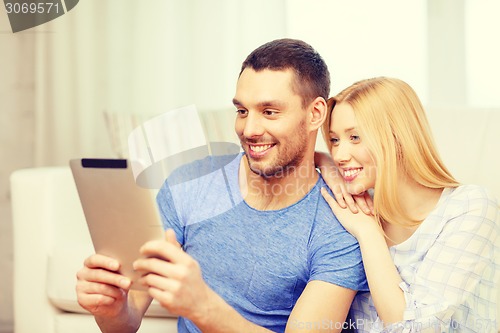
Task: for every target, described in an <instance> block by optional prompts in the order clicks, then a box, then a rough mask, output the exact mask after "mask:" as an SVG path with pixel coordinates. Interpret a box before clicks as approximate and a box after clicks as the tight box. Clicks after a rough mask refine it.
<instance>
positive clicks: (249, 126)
mask: <svg viewBox="0 0 500 333" xmlns="http://www.w3.org/2000/svg"><path fill="white" fill-rule="evenodd" d="M263 134H264V126H263V123H262V117H259V114H258V113H257V112H251V111H250V112H248V115H247V117H246V118H245V124H244V127H243V136H245V137H247V138H252V137H258V136H261V135H263Z"/></svg>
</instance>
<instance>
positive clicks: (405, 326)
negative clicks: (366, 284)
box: [350, 185, 500, 333]
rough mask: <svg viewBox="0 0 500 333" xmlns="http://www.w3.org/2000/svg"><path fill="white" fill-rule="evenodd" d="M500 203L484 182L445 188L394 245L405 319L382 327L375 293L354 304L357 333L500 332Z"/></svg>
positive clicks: (353, 314) (352, 315) (368, 294)
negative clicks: (498, 316)
mask: <svg viewBox="0 0 500 333" xmlns="http://www.w3.org/2000/svg"><path fill="white" fill-rule="evenodd" d="M499 243H500V209H499V205H498V203H497V201H496V199H495V198H494V197H493V196H492V195H491V194H490V193H489V192H488V191H487V190H486V189H484V188H482V187H480V186H476V185H464V186H460V187H458V188H456V189H445V190H444V191H443V193H442V195H441V198H440V199H439V202H438V204H437V206H436V208H435V209H434V210H433V211H432V212H431V214H429V216H428V217H427V218H426V219H425V220H424V221H423V222H422V224H421V225H420V226H419V227H418V229H417V230H416V231H415V233H414V234H413V235H412V236H411V237H410V238H408V239H407V240H406V241H404V242H403V243H401V244H398V245H395V246H392V247H391V248H390V252H391V256H392V258H393V260H394V264H395V265H396V267H397V269H398V271H399V274H400V275H401V278H402V280H403V282H402V283H401V284H400V287H401V289H402V290H403V291H404V293H405V298H406V310H405V312H404V315H403V317H404V321H402V322H399V323H395V324H393V325H391V326H389V327H386V328H385V329H384V327H383V325H382V322H381V320H380V319H379V318H378V316H377V312H376V310H375V306H374V304H373V300H372V298H371V296H370V293H368V292H364V293H358V295H356V297H355V299H354V302H353V304H352V307H351V313H350V316H351V321H352V326H354V327H356V329H357V332H363V333H365V332H370V333H375V332H377V333H378V332H401V333H403V332H404V333H409V332H437V333H441V332H446V333H448V332H481V333H489V332H497V322H496V320H497V319H496V314H497V308H496V307H497V306H500V305H498V304H496V303H497V295H498V289H497V288H498V286H499V280H500V275H499V271H500V270H499V267H500V259H499V257H500V245H499Z"/></svg>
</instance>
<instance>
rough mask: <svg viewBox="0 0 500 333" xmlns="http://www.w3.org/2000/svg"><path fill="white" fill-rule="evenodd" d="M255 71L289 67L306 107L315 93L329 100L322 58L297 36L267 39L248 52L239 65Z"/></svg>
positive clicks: (325, 67) (294, 85) (293, 85)
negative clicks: (296, 37) (264, 42)
mask: <svg viewBox="0 0 500 333" xmlns="http://www.w3.org/2000/svg"><path fill="white" fill-rule="evenodd" d="M245 68H252V69H253V70H255V71H256V72H258V71H261V70H264V69H269V70H274V71H281V70H287V69H291V70H292V71H293V72H294V73H295V78H294V82H293V83H292V90H293V91H294V92H295V93H296V94H298V95H299V96H301V98H302V106H303V107H306V106H307V105H308V104H309V103H311V102H312V101H313V100H314V99H315V98H317V97H318V96H320V97H323V98H324V99H325V100H327V99H328V96H329V94H330V73H329V71H328V67H327V66H326V63H325V61H324V60H323V58H321V56H320V55H319V53H318V52H316V50H314V49H313V48H312V47H311V45H309V44H307V43H305V42H303V41H301V40H297V39H290V38H283V39H276V40H273V41H271V42H268V43H266V44H264V45H262V46H260V47H258V48H257V49H255V50H254V51H253V52H252V53H250V54H249V55H248V57H247V58H246V59H245V61H244V62H243V64H242V66H241V71H240V75H241V73H242V72H243V70H245Z"/></svg>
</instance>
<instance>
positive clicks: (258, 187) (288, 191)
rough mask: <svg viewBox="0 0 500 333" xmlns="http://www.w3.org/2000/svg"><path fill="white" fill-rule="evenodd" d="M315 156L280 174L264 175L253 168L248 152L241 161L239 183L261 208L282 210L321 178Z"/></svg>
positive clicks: (250, 200) (246, 196)
mask: <svg viewBox="0 0 500 333" xmlns="http://www.w3.org/2000/svg"><path fill="white" fill-rule="evenodd" d="M318 177H319V175H318V172H317V171H316V168H315V166H314V161H313V160H310V161H309V160H304V161H303V162H302V163H301V164H300V165H299V166H297V167H294V168H290V171H288V172H283V173H281V174H280V175H279V176H276V177H263V176H261V175H258V174H256V173H254V172H253V171H251V170H250V167H249V166H248V161H247V158H246V156H245V155H244V156H243V158H242V159H241V161H240V168H239V178H238V179H239V185H240V191H241V194H242V196H243V198H244V200H245V202H246V203H247V204H248V205H249V206H251V207H253V208H255V209H258V210H278V209H283V208H286V207H288V206H290V205H292V204H294V203H296V202H298V201H299V200H301V199H302V198H303V197H304V196H305V195H306V194H307V193H309V191H311V189H312V188H313V187H314V185H315V184H316V182H317V181H318Z"/></svg>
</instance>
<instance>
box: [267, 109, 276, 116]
mask: <svg viewBox="0 0 500 333" xmlns="http://www.w3.org/2000/svg"><path fill="white" fill-rule="evenodd" d="M276 113H277V112H276V111H274V110H264V114H265V115H266V116H274V115H276Z"/></svg>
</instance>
